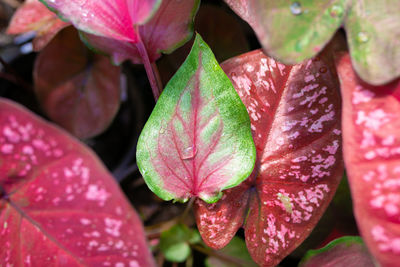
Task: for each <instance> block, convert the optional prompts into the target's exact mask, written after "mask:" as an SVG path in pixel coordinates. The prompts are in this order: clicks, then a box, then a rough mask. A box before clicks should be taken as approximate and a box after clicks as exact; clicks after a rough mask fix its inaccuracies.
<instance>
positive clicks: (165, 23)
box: [82, 0, 200, 64]
mask: <svg viewBox="0 0 400 267" xmlns="http://www.w3.org/2000/svg"><path fill="white" fill-rule="evenodd" d="M199 4H200V1H199V0H185V1H181V0H163V1H162V3H161V6H160V8H159V9H158V11H157V12H156V14H155V15H154V16H153V18H152V19H151V20H150V21H149V22H147V23H146V24H144V25H140V26H138V30H139V33H140V38H141V41H142V42H143V44H144V46H145V48H146V50H147V53H148V56H149V60H150V62H154V61H156V60H157V59H158V58H159V57H160V56H161V53H171V52H172V51H174V50H175V49H176V48H178V47H180V46H181V45H183V44H184V43H185V42H186V41H188V40H189V39H190V38H191V37H192V34H193V18H194V15H195V14H196V12H197V9H198V7H199ZM82 37H83V40H85V42H86V43H87V44H88V46H89V47H92V48H93V49H94V50H98V51H101V52H104V53H106V54H110V55H112V59H113V61H114V63H115V64H120V63H122V62H123V61H125V60H131V61H132V62H133V63H135V64H141V63H142V57H141V55H140V53H139V51H138V48H137V46H136V45H135V44H132V43H131V42H126V41H120V40H116V39H111V38H104V37H101V36H96V35H91V34H84V33H82Z"/></svg>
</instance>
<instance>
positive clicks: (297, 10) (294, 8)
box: [290, 2, 303, 16]
mask: <svg viewBox="0 0 400 267" xmlns="http://www.w3.org/2000/svg"><path fill="white" fill-rule="evenodd" d="M290 12H292V14H293V15H295V16H298V15H301V13H303V10H302V8H301V4H300V3H299V2H293V3H292V4H291V5H290Z"/></svg>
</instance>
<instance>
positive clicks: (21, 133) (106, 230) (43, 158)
mask: <svg viewBox="0 0 400 267" xmlns="http://www.w3.org/2000/svg"><path fill="white" fill-rule="evenodd" d="M0 173H1V175H0V247H1V250H0V259H1V263H2V264H4V266H25V265H32V266H102V265H110V266H155V263H154V260H153V259H152V256H151V254H150V251H149V250H148V248H147V245H146V241H145V236H144V230H143V226H142V224H141V221H140V219H139V217H138V215H137V214H136V212H135V210H133V209H132V207H131V206H130V204H129V203H128V201H127V200H126V198H125V196H124V195H123V193H122V192H121V190H120V189H119V187H118V185H117V184H116V183H115V182H114V179H113V178H112V177H111V175H110V174H109V172H108V171H107V170H106V169H105V167H104V166H103V164H102V163H101V162H100V161H99V159H98V158H97V157H96V156H95V154H94V153H93V152H92V151H90V150H89V149H88V148H87V147H86V146H84V145H82V144H80V143H79V142H78V141H76V140H75V139H74V138H72V137H71V136H69V135H68V134H67V133H65V132H64V131H62V130H60V129H58V128H56V127H54V126H52V125H50V124H48V123H47V122H45V121H44V120H42V119H40V118H38V117H37V116H35V115H33V114H32V113H30V112H29V111H27V110H26V109H24V108H22V107H21V106H19V105H17V104H15V103H13V102H10V101H8V100H4V99H0Z"/></svg>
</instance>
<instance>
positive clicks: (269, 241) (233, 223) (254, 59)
mask: <svg viewBox="0 0 400 267" xmlns="http://www.w3.org/2000/svg"><path fill="white" fill-rule="evenodd" d="M325 60H326V59H325V58H321V59H314V60H309V61H306V62H304V63H303V64H300V65H295V66H286V65H283V64H280V63H278V62H276V61H274V60H273V59H271V58H268V57H267V56H265V55H264V54H263V53H262V51H260V50H257V51H253V52H250V53H247V54H244V55H241V56H239V57H236V58H233V59H230V60H228V61H226V62H225V63H223V64H222V67H223V69H224V70H225V72H226V73H227V74H228V76H229V77H230V78H231V80H232V82H233V84H234V86H235V89H236V90H237V92H238V93H239V96H240V97H241V99H242V101H243V103H244V104H245V105H246V107H247V111H248V112H249V115H250V120H251V125H252V126H251V127H252V133H253V138H254V142H255V144H256V148H257V161H256V167H255V169H254V171H253V174H252V176H251V177H249V178H248V179H247V180H246V182H244V183H242V184H241V185H239V186H238V187H235V188H233V189H230V191H226V193H225V194H224V196H223V198H222V200H221V201H219V202H218V203H216V204H212V205H208V204H206V203H204V202H202V201H197V202H196V206H195V209H196V220H197V225H198V227H199V230H200V233H201V234H202V236H203V239H204V241H205V242H206V243H207V244H208V245H209V246H211V247H213V248H221V247H223V246H225V245H226V244H227V243H228V242H229V240H230V239H231V238H232V236H233V235H234V234H235V232H236V230H237V229H238V228H239V227H241V226H242V225H244V228H245V236H246V243H247V247H248V249H249V252H250V254H251V256H252V257H253V259H254V260H255V261H256V262H257V263H258V264H260V265H262V266H273V265H276V264H278V263H279V262H280V261H281V260H282V259H283V258H284V257H285V256H286V255H288V254H289V253H290V252H291V251H292V250H293V249H295V248H296V247H297V246H298V245H299V244H300V243H301V242H302V241H303V240H304V239H305V238H306V237H307V236H308V234H309V233H310V232H311V230H312V229H313V227H314V226H315V225H316V223H317V222H318V220H319V218H320V217H321V215H322V214H323V212H324V210H325V209H326V207H327V205H328V204H329V202H330V200H331V198H332V196H333V195H334V193H335V190H336V188H337V186H338V184H339V181H340V178H341V177H342V174H343V163H342V158H341V139H340V130H339V129H340V96H339V91H338V81H337V76H336V74H335V73H334V69H333V68H332V67H331V66H329V65H327V64H326V62H327V61H325ZM238 201H240V202H239V203H238Z"/></svg>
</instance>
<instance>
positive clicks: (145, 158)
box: [137, 35, 255, 202]
mask: <svg viewBox="0 0 400 267" xmlns="http://www.w3.org/2000/svg"><path fill="white" fill-rule="evenodd" d="M137 161H138V166H139V169H140V171H141V173H142V175H143V177H144V179H145V181H146V183H147V185H148V186H149V187H150V189H151V190H152V191H153V192H155V193H156V194H157V195H158V196H159V197H161V198H163V199H164V200H170V199H175V200H179V201H186V200H187V199H188V198H191V197H200V198H201V199H203V200H205V201H207V202H214V201H217V200H218V199H219V198H220V197H221V194H220V191H221V190H224V189H226V188H230V187H233V186H236V185H237V184H239V183H240V182H242V181H243V180H244V179H246V178H247V177H248V176H249V175H250V173H251V171H252V169H253V166H254V161H255V149H254V143H253V140H252V137H251V131H250V120H249V116H248V114H247V112H246V108H245V106H244V105H243V103H242V102H241V101H240V98H239V96H238V95H237V93H236V92H235V89H234V88H233V86H232V83H231V82H230V81H229V79H228V77H226V75H225V73H224V72H223V71H222V69H221V68H220V67H219V65H218V63H217V61H216V60H215V58H214V55H213V54H212V52H211V50H210V49H209V47H208V46H207V44H206V43H204V41H203V40H202V39H201V37H200V36H199V35H197V36H196V39H195V42H194V44H193V48H192V51H191V52H190V54H189V56H188V58H187V59H186V61H185V62H184V63H183V65H182V67H181V68H180V69H179V70H178V72H177V74H176V75H175V76H174V77H173V78H172V79H171V80H170V82H169V83H168V85H167V86H166V88H165V90H164V92H163V93H162V95H161V97H160V99H159V100H158V102H157V105H156V107H155V108H154V110H153V113H152V114H151V116H150V118H149V120H148V122H147V123H146V125H145V127H144V129H143V131H142V133H141V135H140V138H139V142H138V148H137Z"/></svg>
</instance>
